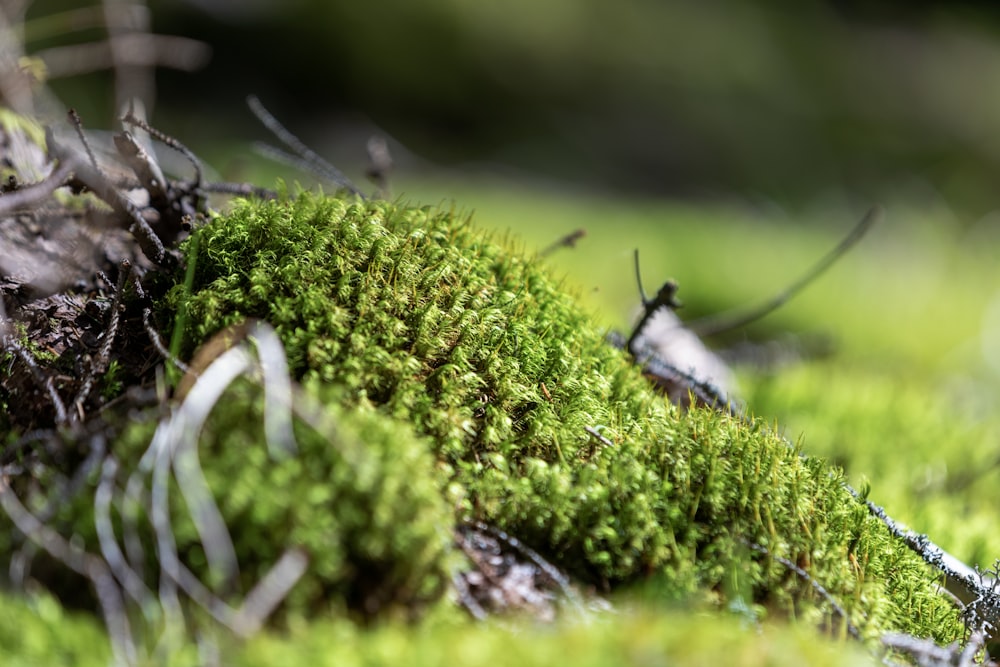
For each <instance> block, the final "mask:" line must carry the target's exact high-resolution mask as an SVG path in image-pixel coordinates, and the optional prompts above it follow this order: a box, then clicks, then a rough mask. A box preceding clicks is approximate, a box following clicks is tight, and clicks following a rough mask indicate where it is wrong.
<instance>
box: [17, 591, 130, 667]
mask: <svg viewBox="0 0 1000 667" xmlns="http://www.w3.org/2000/svg"><path fill="white" fill-rule="evenodd" d="M110 653H111V651H110V649H109V646H108V640H107V636H106V635H105V632H104V629H103V628H102V627H101V624H100V622H99V621H97V620H96V619H95V618H93V617H92V616H86V615H81V614H72V613H69V612H67V611H66V610H64V609H63V608H62V607H61V606H60V605H59V603H58V602H57V601H56V600H54V599H53V598H52V597H50V596H48V595H43V594H37V595H31V596H27V597H20V596H13V595H8V594H3V593H0V660H2V662H3V664H4V665H7V666H9V667H18V666H21V665H23V666H24V667H29V666H31V665H52V666H53V667H56V666H57V665H67V666H72V667H85V666H89V665H94V666H95V667H96V666H98V665H100V666H101V667H103V666H105V665H107V664H109V659H110V657H111V656H110Z"/></svg>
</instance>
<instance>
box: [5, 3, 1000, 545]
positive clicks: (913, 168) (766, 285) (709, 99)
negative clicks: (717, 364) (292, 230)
mask: <svg viewBox="0 0 1000 667" xmlns="http://www.w3.org/2000/svg"><path fill="white" fill-rule="evenodd" d="M111 4H113V3H111ZM66 9H67V5H66V3H63V5H60V4H59V3H53V2H44V1H41V0H40V1H38V2H35V3H33V4H31V5H30V6H29V8H28V14H27V18H28V21H27V23H26V24H25V25H26V29H25V36H26V39H27V43H28V52H29V53H31V54H35V55H37V56H38V57H40V58H42V59H43V60H44V59H45V56H46V53H49V54H51V53H52V52H51V51H49V49H52V48H55V47H57V46H58V45H59V44H68V43H69V44H72V43H83V42H86V41H88V40H100V39H103V38H104V36H105V34H106V33H105V31H104V30H103V29H102V28H101V27H100V26H99V25H91V26H90V27H86V22H73V21H68V20H67V19H65V18H63V19H57V18H53V17H60V16H63V17H65V16H66V15H65V14H61V13H60V12H63V11H65V10H66ZM149 10H150V11H149V13H148V15H147V18H148V27H149V28H150V29H151V30H153V31H154V32H156V33H158V34H164V35H183V36H185V37H189V38H194V39H197V40H201V41H202V42H203V43H205V44H207V45H208V46H210V48H211V58H210V59H209V60H207V61H206V63H205V65H204V66H203V67H202V68H200V69H198V70H196V71H193V72H187V71H176V70H172V69H170V68H160V69H157V70H156V73H155V84H156V85H155V86H152V87H147V88H146V89H144V90H143V91H142V92H141V94H142V95H143V96H144V97H145V98H146V101H147V104H149V105H150V108H153V109H154V112H153V114H152V120H153V122H154V124H155V125H156V126H158V127H160V128H161V129H163V130H165V131H167V132H169V133H171V134H173V135H175V136H177V137H179V138H181V139H182V140H183V141H184V142H185V143H186V144H187V145H189V146H191V147H192V148H193V149H194V150H195V151H196V152H197V153H198V154H199V155H200V156H202V157H203V158H205V160H206V161H207V162H208V163H209V164H210V165H211V166H212V167H214V168H215V169H216V170H218V172H220V174H221V176H222V177H225V178H230V179H246V178H252V179H255V180H259V181H261V182H263V183H269V182H271V179H272V178H273V177H274V176H276V175H278V174H282V175H284V177H285V178H286V180H295V179H300V180H301V181H302V182H303V183H308V182H310V180H311V178H310V176H309V175H308V174H299V173H297V172H293V173H292V174H291V175H289V172H288V170H287V169H286V168H285V167H281V166H276V165H274V164H269V163H266V162H264V161H261V160H259V159H257V158H255V157H254V156H253V154H252V151H251V150H250V142H251V141H252V140H255V139H266V138H268V134H267V132H266V131H265V130H264V129H263V128H262V127H261V126H260V125H259V124H258V123H257V121H256V120H255V119H254V118H253V117H252V115H251V114H250V113H249V112H248V111H247V109H246V106H245V103H244V98H245V96H246V95H247V94H248V93H256V94H257V95H259V96H260V98H261V99H262V100H263V102H264V103H265V104H266V105H267V106H268V107H269V108H270V109H271V110H272V111H273V112H274V113H275V114H276V115H277V116H278V117H279V118H280V119H281V120H282V121H283V122H284V123H285V124H286V125H287V126H288V127H290V128H292V129H293V130H294V131H295V132H296V133H297V134H299V135H300V136H301V137H302V138H303V139H304V140H305V141H306V143H307V144H308V145H310V146H311V147H313V148H314V149H315V150H317V151H318V152H319V153H321V154H323V155H324V156H325V157H327V158H328V159H330V160H331V161H333V162H334V163H335V164H337V165H338V166H339V167H341V168H342V169H343V170H344V171H346V172H347V173H348V174H349V175H351V176H352V177H354V178H356V179H357V180H358V181H363V180H364V177H363V171H364V167H365V163H366V158H365V142H366V141H367V139H368V137H369V136H370V135H371V134H372V133H373V132H379V133H383V134H385V135H387V136H388V137H389V138H390V145H391V148H392V150H393V152H394V155H395V157H396V158H397V164H398V170H397V172H396V173H395V174H394V183H393V191H394V195H395V196H399V197H401V198H403V199H405V200H409V201H415V202H421V203H438V202H442V203H443V204H444V205H445V206H454V207H455V208H457V209H459V210H472V209H474V210H475V211H476V216H475V219H476V220H477V222H478V223H479V224H480V225H484V226H488V227H493V228H496V229H498V230H500V233H504V232H505V231H506V230H512V231H514V232H515V233H516V236H517V238H519V239H521V240H520V241H519V243H521V244H522V245H524V246H525V247H526V248H528V249H529V250H532V249H537V248H541V247H544V246H546V245H548V244H549V243H550V242H552V241H554V240H555V239H557V238H558V237H560V236H561V235H563V234H566V233H568V232H570V231H572V230H574V229H577V228H585V229H586V230H587V232H588V235H587V237H585V238H584V239H583V240H582V241H581V243H580V244H579V246H578V247H577V248H576V249H573V250H563V251H560V252H559V253H557V254H556V255H555V256H554V257H552V258H551V260H548V261H551V263H552V264H553V265H554V266H555V268H556V270H557V271H560V272H562V273H564V274H566V275H567V276H568V277H567V283H568V284H570V285H571V286H573V289H575V290H577V291H578V292H579V293H580V295H581V298H582V299H583V300H584V301H585V302H586V303H587V304H588V305H589V306H590V307H591V308H592V309H593V310H594V311H595V313H596V314H597V316H598V318H599V319H600V320H601V321H602V322H603V323H604V324H605V325H607V326H609V327H617V328H625V327H627V326H628V325H629V323H630V321H631V318H632V317H633V316H634V308H635V306H636V304H637V302H638V298H637V292H636V289H635V284H634V279H633V269H632V264H631V261H632V259H631V258H632V250H633V249H634V248H636V247H638V248H641V252H642V265H643V266H642V269H643V273H644V275H645V279H646V283H647V285H646V287H647V289H648V290H651V289H654V288H655V287H656V286H657V285H658V281H660V280H663V279H665V278H666V277H668V276H673V277H675V278H677V279H678V281H679V282H680V284H681V293H680V294H681V298H682V300H683V301H684V302H685V303H686V306H685V310H684V311H683V312H684V315H685V317H691V316H695V315H699V314H705V313H712V312H718V311H721V310H726V309H729V308H734V307H739V306H741V305H746V304H749V303H754V302H756V301H760V300H762V299H763V298H765V297H767V296H769V295H771V294H773V293H774V292H776V291H777V290H779V289H781V287H783V286H784V285H786V284H788V283H789V282H791V280H792V279H794V278H795V277H796V276H797V275H798V274H799V273H801V272H802V271H804V270H805V268H806V267H807V266H808V265H809V264H811V263H812V262H813V261H814V260H815V259H816V258H818V257H819V256H820V255H821V254H822V253H824V252H825V251H826V250H827V249H829V248H831V247H832V246H833V245H835V244H836V242H837V239H838V238H839V237H840V236H841V235H843V234H844V233H846V231H847V229H848V228H849V227H850V226H851V225H852V224H853V223H854V222H855V221H856V220H857V219H858V218H860V216H861V215H862V213H863V212H864V211H865V210H866V209H867V207H868V206H869V205H870V204H871V203H872V202H876V201H877V202H881V203H883V204H884V205H885V207H886V210H887V216H886V220H885V221H884V223H882V224H881V225H880V226H878V227H877V228H876V229H875V230H874V231H873V232H872V234H870V235H869V237H868V238H867V239H865V241H864V242H863V244H862V245H861V247H859V248H857V249H856V250H855V251H853V252H852V254H851V255H850V256H848V257H847V258H845V259H844V260H842V262H841V263H840V264H838V265H837V266H835V267H834V268H833V269H832V270H831V271H830V272H829V273H828V274H827V275H825V276H824V277H823V278H821V279H820V280H819V281H818V282H817V283H816V284H815V285H814V286H813V287H812V288H811V289H810V290H809V291H808V292H807V293H805V294H803V295H802V296H801V297H800V298H799V299H797V300H796V301H794V302H793V303H791V304H790V305H789V306H788V307H786V308H785V309H783V310H782V311H780V312H778V313H776V314H775V315H774V316H772V317H771V318H769V319H768V320H766V321H764V322H761V323H759V324H757V325H754V326H752V327H750V328H749V329H748V330H745V331H743V332H740V333H738V334H736V335H735V336H732V337H730V338H728V339H725V340H722V341H710V342H711V343H712V344H714V345H717V346H719V347H721V348H726V347H730V346H733V345H736V344H739V343H750V344H752V345H754V346H758V347H756V348H753V349H758V350H759V349H767V348H766V347H760V346H767V345H771V343H772V342H773V341H778V343H777V345H776V347H775V346H772V348H771V349H772V350H774V349H776V350H777V352H776V353H775V354H773V355H771V357H773V358H765V359H764V362H763V363H752V364H743V365H741V366H740V368H741V369H742V370H741V371H740V372H741V378H742V387H743V395H744V397H745V399H746V401H747V404H748V407H749V409H750V410H751V411H753V412H754V413H756V414H759V415H763V416H764V417H765V418H767V419H769V420H774V421H775V423H776V424H778V425H780V428H781V429H783V431H784V432H785V433H786V434H787V435H788V436H789V437H790V438H792V439H797V438H800V437H801V438H803V439H804V448H805V450H806V451H807V452H808V453H810V454H813V455H822V456H826V457H829V458H831V459H833V460H834V461H836V462H838V463H840V464H842V465H844V466H845V468H846V469H847V470H848V472H849V474H850V475H851V477H852V479H853V480H854V481H855V482H856V483H858V484H860V483H862V482H863V481H864V480H866V479H867V480H871V481H872V483H873V486H874V489H875V491H874V492H873V494H872V498H873V499H874V500H876V501H877V502H880V503H884V504H886V505H887V506H888V508H889V510H890V513H891V514H892V515H893V516H895V517H898V518H899V519H901V520H903V521H906V522H907V523H909V524H910V525H911V526H913V527H914V528H916V529H918V530H920V531H922V532H927V533H929V534H930V535H931V536H932V537H934V538H935V539H936V540H938V541H939V542H940V543H941V544H942V545H943V546H945V547H946V548H949V549H953V550H955V551H956V554H957V555H959V556H960V557H962V558H965V559H968V560H971V561H976V562H980V563H983V564H984V565H988V564H989V563H991V562H992V560H993V558H995V557H996V556H998V555H1000V534H998V531H997V521H996V517H995V508H996V507H997V506H998V504H1000V483H998V482H1000V479H998V477H997V469H998V463H1000V440H998V436H1000V416H998V415H997V413H996V407H997V396H998V390H1000V343H998V341H1000V291H998V290H997V287H998V285H997V276H996V266H997V260H998V259H1000V211H998V208H1000V192H998V188H997V185H996V184H997V182H998V180H1000V13H997V11H996V9H995V6H994V5H993V4H992V3H985V2H982V3H975V2H947V3H945V2H910V3H891V2H832V1H826V2H823V1H820V0H799V2H796V3H780V2H757V3H745V2H737V1H736V0H713V1H705V2H670V1H656V0H614V1H612V0H545V1H544V2H529V1H528V0H508V1H507V2H503V3H500V2H490V1H483V0H421V1H420V2H414V1H413V0H372V1H368V2H359V1H354V0H351V1H347V0H341V1H332V2H327V1H323V0H290V1H287V2H268V1H266V0H255V1H253V0H251V1H246V2H227V1H225V0H190V1H189V2H176V1H175V2H167V1H166V0H158V1H156V2H151V3H150V5H149ZM46 20H47V21H48V23H46ZM81 26H83V27H81ZM57 74H58V72H56V71H53V72H52V75H53V78H52V80H51V86H52V88H53V89H54V90H55V92H56V93H57V94H58V95H59V97H60V99H62V100H63V101H64V102H65V103H66V104H67V105H73V106H75V107H77V108H78V109H79V110H80V111H81V113H82V114H83V116H84V119H85V121H86V122H87V123H88V126H90V127H107V126H110V125H111V124H112V122H111V121H112V118H113V116H114V104H113V102H112V100H113V95H112V87H113V81H114V77H113V75H112V74H111V73H110V72H109V71H107V70H101V71H98V72H95V73H92V74H75V75H73V76H70V77H66V78H59V77H57V76H56V75H57ZM154 102H155V104H154ZM765 357H766V355H765ZM747 359H750V360H755V359H758V360H759V358H757V357H753V356H752V355H751V356H749V357H746V356H744V357H743V360H744V361H746V360H747ZM768 359H770V360H768Z"/></svg>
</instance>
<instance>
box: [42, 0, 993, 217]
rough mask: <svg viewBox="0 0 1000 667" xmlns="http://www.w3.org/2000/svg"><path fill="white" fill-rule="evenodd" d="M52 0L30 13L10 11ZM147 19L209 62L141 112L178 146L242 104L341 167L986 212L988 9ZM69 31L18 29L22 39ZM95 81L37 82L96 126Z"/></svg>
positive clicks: (465, 10) (816, 2)
mask: <svg viewBox="0 0 1000 667" xmlns="http://www.w3.org/2000/svg"><path fill="white" fill-rule="evenodd" d="M62 4H63V5H65V6H68V5H69V4H73V3H62ZM117 4H119V5H120V6H122V7H125V6H127V3H117ZM65 6H64V7H63V8H62V9H60V3H53V2H47V1H43V0H39V1H38V2H35V3H32V4H31V5H30V7H29V10H28V17H29V19H30V18H35V17H38V18H41V17H45V16H52V15H53V14H54V13H55V12H56V11H62V10H63V9H66V8H68V7H65ZM149 10H150V16H151V18H150V25H151V28H152V30H153V31H154V32H156V33H161V34H168V35H182V36H185V37H190V38H194V39H198V40H201V41H202V42H204V43H205V44H207V45H209V46H210V47H211V58H210V59H209V60H208V61H207V62H206V64H205V66H204V67H202V68H200V69H199V70H197V71H194V72H183V73H181V72H177V71H176V70H172V69H170V68H163V69H160V70H159V71H158V72H157V74H156V78H157V87H156V92H155V95H156V101H157V114H156V118H157V120H158V122H160V123H161V124H163V125H167V126H173V127H175V128H176V130H177V131H178V132H180V131H183V133H184V134H185V135H186V136H187V137H188V138H189V141H194V137H195V136H196V135H197V134H198V133H199V130H200V131H202V133H203V134H204V135H205V136H208V137H218V136H219V135H220V132H221V133H222V136H230V137H233V138H245V137H246V136H247V135H249V134H250V133H251V132H252V129H251V127H252V124H253V121H252V119H251V117H250V116H249V114H247V113H246V111H245V107H243V98H244V97H245V96H246V94H248V93H250V92H254V93H257V94H258V95H259V96H260V97H261V98H262V99H263V100H264V101H265V102H266V103H267V104H268V106H269V107H271V108H272V109H273V110H274V111H275V112H276V113H277V114H278V115H279V117H281V118H282V119H284V120H285V121H286V123H287V124H289V125H292V126H295V127H296V128H298V129H299V131H300V132H301V133H302V134H303V135H305V137H306V138H307V139H309V140H311V142H312V144H311V145H314V146H318V147H320V148H325V149H327V150H331V145H333V146H334V147H333V150H334V152H335V153H338V152H339V151H337V150H336V144H337V143H338V142H343V143H345V146H344V154H345V157H346V155H347V153H349V152H350V150H351V148H352V147H351V146H350V145H349V143H350V137H351V135H352V134H357V135H359V136H357V144H356V145H355V146H354V147H353V148H354V150H356V151H357V152H358V153H359V154H363V142H364V139H365V138H366V137H365V136H363V135H365V134H366V133H367V130H369V129H370V128H371V127H377V128H379V129H380V130H381V131H382V132H384V133H386V134H388V135H389V136H390V137H392V138H393V139H395V140H396V141H397V142H398V143H399V145H400V146H401V147H405V149H407V150H408V151H410V152H412V153H413V154H414V156H416V157H418V158H420V159H421V160H426V161H427V162H429V163H431V164H432V165H438V166H450V167H461V168H463V169H464V168H468V167H470V166H477V167H480V168H481V167H483V166H488V167H490V168H493V169H497V170H510V171H515V172H518V173H523V174H525V175H527V176H530V177H537V178H546V179H552V180H555V181H567V182H570V183H574V184H582V185H585V186H586V187H593V188H598V189H610V190H613V191H615V192H640V193H646V194H651V195H656V196H675V197H676V196H681V197H685V198H691V197H694V198H704V197H729V196H738V197H744V198H747V199H749V200H750V201H761V200H763V201H774V202H777V203H778V204H780V205H782V206H803V205H811V204H813V203H815V202H816V201H817V200H818V199H822V198H833V199H837V198H842V197H856V198H863V199H866V200H867V199H882V198H885V197H887V196H894V195H897V194H900V193H902V194H904V195H909V196H911V197H927V196H931V193H933V195H934V196H940V197H943V198H944V199H945V200H947V202H948V203H949V205H950V206H954V207H957V208H958V209H960V210H961V211H962V215H963V216H966V219H968V220H970V221H971V220H973V219H975V218H977V217H980V216H983V215H986V214H988V213H990V212H991V211H993V210H994V208H996V203H997V196H996V190H997V188H996V182H997V174H998V172H1000V133H998V132H997V127H998V123H1000V89H998V86H997V83H998V82H1000V43H998V42H997V32H998V20H997V16H996V12H995V9H993V7H992V5H991V4H990V3H975V2H913V3H891V2H832V1H829V0H827V1H823V0H802V1H800V2H796V3H793V4H789V3H782V2H757V3H745V2H737V1H735V0H712V1H709V2H697V3H695V2H672V1H666V2H665V1H661V0H623V1H616V2H610V1H609V0H547V1H546V2H543V3H539V2H533V1H531V0H512V1H509V2H502V3H501V2H473V1H471V0H421V1H420V2H412V1H408V0H376V1H372V2H347V1H332V2H327V1H321V0H291V1H287V2H286V1H282V2H275V1H267V0H252V1H248V2H232V1H227V0H189V1H188V2H180V1H177V0H171V1H164V0H159V1H154V2H151V3H150V4H149ZM30 25H31V24H30V23H29V27H30ZM87 32H88V31H87V30H67V31H61V32H60V31H55V34H53V35H52V37H45V35H44V34H43V31H42V30H35V33H36V34H38V35H39V38H38V39H34V38H33V36H32V35H31V31H30V29H29V35H28V37H29V44H30V45H31V46H32V48H33V49H35V50H43V49H44V48H46V47H48V46H51V44H52V43H53V42H60V43H66V42H67V41H73V40H76V41H81V40H82V39H84V38H86V37H87V36H88V34H87ZM97 32H99V29H93V28H92V29H90V33H91V34H90V35H89V36H92V37H96V36H97V35H96V33H97ZM50 34H52V33H51V32H50ZM108 78H109V75H108V73H107V72H103V73H98V74H95V75H93V76H92V77H75V78H74V79H72V80H70V81H66V80H63V81H58V80H56V81H53V85H54V87H55V89H56V90H57V91H60V92H62V93H64V95H63V96H64V97H67V98H74V99H73V104H75V105H77V106H78V107H81V110H87V111H90V110H91V109H93V111H94V113H93V114H88V115H91V117H93V118H100V119H101V120H102V122H106V121H107V119H110V118H111V116H112V109H111V108H110V106H109V101H110V100H111V99H113V98H112V97H110V96H107V95H105V96H101V95H94V94H93V90H94V89H93V86H94V84H95V80H98V79H104V80H108ZM81 90H86V91H90V92H89V93H88V94H86V95H81V94H80V91H81ZM147 96H148V93H147Z"/></svg>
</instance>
